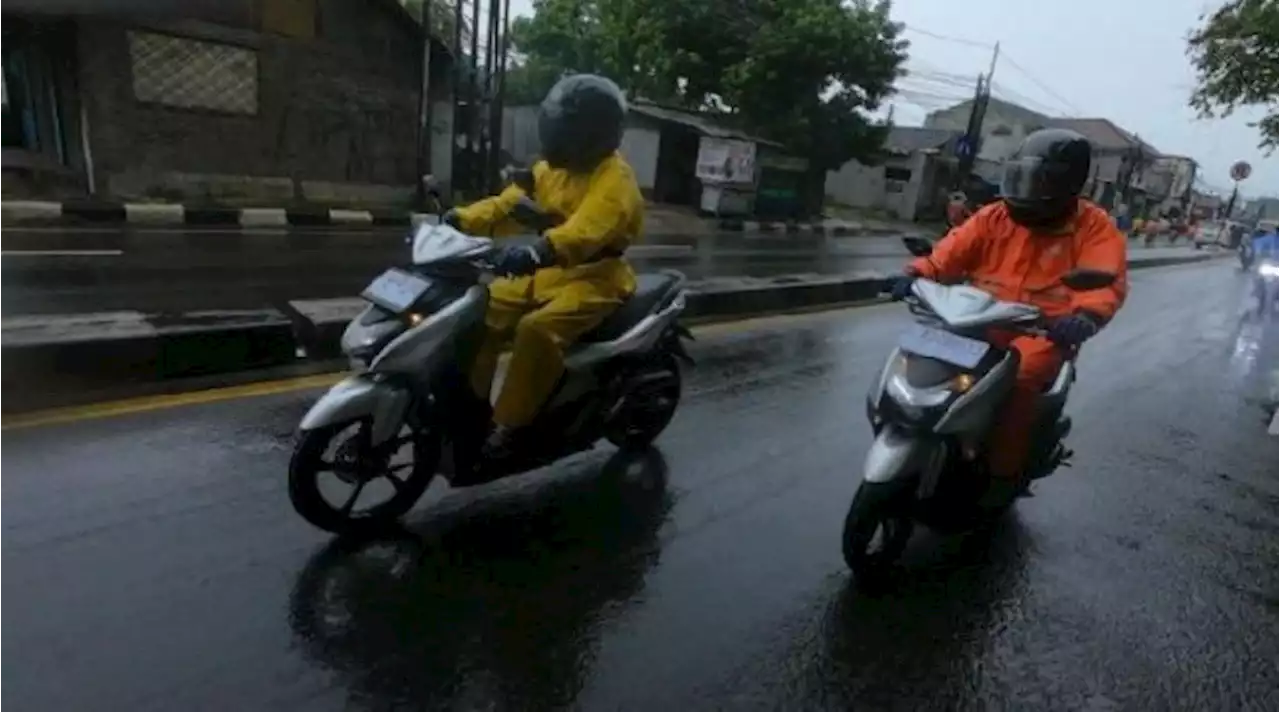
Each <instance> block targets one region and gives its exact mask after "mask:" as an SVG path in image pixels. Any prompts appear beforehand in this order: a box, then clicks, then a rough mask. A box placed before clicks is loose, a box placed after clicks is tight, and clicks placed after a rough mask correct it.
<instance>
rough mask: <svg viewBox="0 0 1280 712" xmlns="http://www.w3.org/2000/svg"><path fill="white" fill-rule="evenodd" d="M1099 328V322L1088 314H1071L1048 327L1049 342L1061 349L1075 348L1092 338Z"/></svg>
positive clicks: (1100, 326)
mask: <svg viewBox="0 0 1280 712" xmlns="http://www.w3.org/2000/svg"><path fill="white" fill-rule="evenodd" d="M1101 328H1102V325H1101V323H1099V320H1098V319H1097V318H1095V317H1093V316H1091V315H1089V314H1085V313H1083V312H1081V313H1078V314H1072V315H1071V316H1065V317H1062V318H1061V319H1058V320H1056V321H1054V322H1053V323H1052V324H1050V325H1049V340H1050V341H1052V342H1053V343H1055V344H1057V345H1059V346H1062V347H1066V348H1075V347H1076V346H1079V345H1080V344H1083V343H1084V342H1086V341H1088V340H1089V339H1091V338H1093V335H1094V334H1096V333H1098V330H1099V329H1101Z"/></svg>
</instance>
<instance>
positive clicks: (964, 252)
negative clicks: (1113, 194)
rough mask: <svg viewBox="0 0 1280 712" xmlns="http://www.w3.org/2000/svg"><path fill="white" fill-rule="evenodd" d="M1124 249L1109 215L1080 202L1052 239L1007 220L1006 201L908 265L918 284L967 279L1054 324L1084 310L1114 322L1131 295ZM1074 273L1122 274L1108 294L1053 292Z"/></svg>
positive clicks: (977, 215) (979, 214)
mask: <svg viewBox="0 0 1280 712" xmlns="http://www.w3.org/2000/svg"><path fill="white" fill-rule="evenodd" d="M1126 249H1127V243H1126V241H1125V238H1124V235H1122V234H1120V231H1119V230H1117V229H1116V226H1115V225H1114V224H1112V222H1111V218H1110V216H1109V215H1107V213H1106V211H1105V210H1103V209H1102V208H1099V207H1098V206H1096V205H1094V204H1092V203H1090V202H1087V201H1085V200H1081V201H1080V203H1079V207H1078V208H1077V209H1076V215H1075V217H1074V218H1073V219H1072V221H1071V222H1070V223H1069V224H1068V225H1067V226H1066V227H1065V228H1063V229H1061V230H1059V231H1056V233H1055V234H1034V233H1032V231H1031V230H1029V229H1027V228H1025V227H1022V226H1021V225H1018V224H1017V223H1015V222H1013V220H1012V219H1010V218H1009V212H1008V209H1007V208H1005V205H1004V203H1003V202H996V203H992V204H990V205H987V206H985V207H983V208H982V209H980V210H979V211H978V212H977V213H974V215H973V217H971V218H969V219H968V220H967V221H965V223H964V224H963V225H961V226H959V227H957V228H955V229H954V230H952V231H951V232H949V233H947V236H946V237H944V238H943V239H942V240H940V241H939V242H938V244H937V245H935V246H934V248H933V254H931V255H929V256H928V257H921V258H918V259H916V260H914V261H912V262H911V264H910V265H909V269H910V270H913V271H914V272H915V273H916V274H918V275H920V276H921V277H925V278H928V279H933V280H938V281H943V282H948V281H956V280H960V279H968V280H970V281H971V282H972V283H973V284H974V286H976V287H980V288H982V289H985V290H987V291H988V292H990V293H991V294H992V295H993V296H995V297H996V298H997V299H1002V300H1006V301H1015V302H1024V303H1027V304H1034V305H1036V306H1038V307H1040V309H1041V310H1042V311H1043V312H1044V314H1045V316H1047V317H1050V318H1054V317H1059V316H1065V315H1067V314H1071V313H1074V312H1075V311H1077V310H1085V311H1088V312H1090V313H1091V314H1094V315H1096V316H1099V317H1101V318H1102V319H1103V320H1104V321H1106V320H1110V319H1111V317H1112V316H1114V315H1115V313H1116V311H1117V310H1119V309H1120V306H1121V305H1122V304H1124V299H1125V296H1126V294H1127V293H1128V291H1129V279H1128V257H1127V255H1126ZM1077 267H1083V268H1091V269H1098V270H1105V271H1107V272H1112V273H1114V274H1116V275H1117V279H1116V281H1115V284H1114V285H1113V286H1111V287H1109V288H1107V289H1098V290H1093V291H1088V292H1072V291H1070V290H1068V289H1067V288H1066V287H1063V286H1060V285H1059V286H1054V284H1055V282H1057V280H1059V279H1061V278H1062V276H1063V275H1065V274H1066V273H1067V272H1069V271H1071V270H1072V269H1075V268H1077Z"/></svg>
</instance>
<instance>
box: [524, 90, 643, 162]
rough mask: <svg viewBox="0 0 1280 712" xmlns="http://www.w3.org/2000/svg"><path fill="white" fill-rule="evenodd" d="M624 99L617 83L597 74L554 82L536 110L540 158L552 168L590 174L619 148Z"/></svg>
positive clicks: (625, 102)
mask: <svg viewBox="0 0 1280 712" xmlns="http://www.w3.org/2000/svg"><path fill="white" fill-rule="evenodd" d="M626 113H627V100H626V98H625V97H623V95H622V90H621V89H619V88H618V85H617V84H614V83H613V82H612V81H610V80H608V79H606V78H604V77H601V76H599V75H596V74H571V75H569V76H567V77H564V78H563V79H561V80H560V81H558V82H556V85H555V86H553V87H551V91H549V92H547V98H545V99H543V100H542V106H540V107H539V108H538V139H539V141H540V142H541V143H542V157H543V158H545V159H546V161H547V163H548V164H550V165H551V167H552V168H566V169H569V170H571V171H578V172H585V171H590V170H592V169H593V168H595V167H596V166H597V165H599V163H600V161H603V160H604V159H605V158H606V157H607V156H608V155H609V154H611V153H613V152H614V151H616V150H618V146H620V145H622V119H623V117H624V116H625V115H626Z"/></svg>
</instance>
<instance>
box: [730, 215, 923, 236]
mask: <svg viewBox="0 0 1280 712" xmlns="http://www.w3.org/2000/svg"><path fill="white" fill-rule="evenodd" d="M716 228H717V229H718V230H720V231H723V232H738V233H743V234H767V235H778V234H786V235H825V236H827V237H857V236H860V235H877V236H886V235H887V236H894V235H922V236H925V235H928V234H929V231H928V230H926V229H923V228H910V229H907V228H903V227H894V226H886V225H879V226H872V225H866V224H864V223H860V222H850V221H844V220H824V221H822V222H807V223H797V222H757V221H754V220H737V219H722V220H720V221H718V222H717V224H716Z"/></svg>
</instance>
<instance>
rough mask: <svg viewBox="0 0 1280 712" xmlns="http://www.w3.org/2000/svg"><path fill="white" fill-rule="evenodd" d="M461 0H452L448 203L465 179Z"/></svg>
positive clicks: (456, 193) (428, 0) (451, 201)
mask: <svg viewBox="0 0 1280 712" xmlns="http://www.w3.org/2000/svg"><path fill="white" fill-rule="evenodd" d="M425 1H426V2H430V1H431V0H425ZM462 1H463V0H453V87H452V89H453V125H452V126H450V127H449V153H450V160H449V173H450V175H449V192H450V193H452V195H450V196H449V203H450V204H452V203H453V201H454V199H455V196H457V195H458V193H459V189H460V188H461V187H462V185H463V183H464V181H465V177H464V173H465V170H464V171H460V170H458V164H459V163H460V161H459V160H458V159H459V158H463V159H464V160H465V154H464V152H463V151H461V150H459V148H460V147H459V146H458V130H459V129H460V128H461V126H462V110H461V101H462V67H463V65H462V56H463V55H462Z"/></svg>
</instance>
